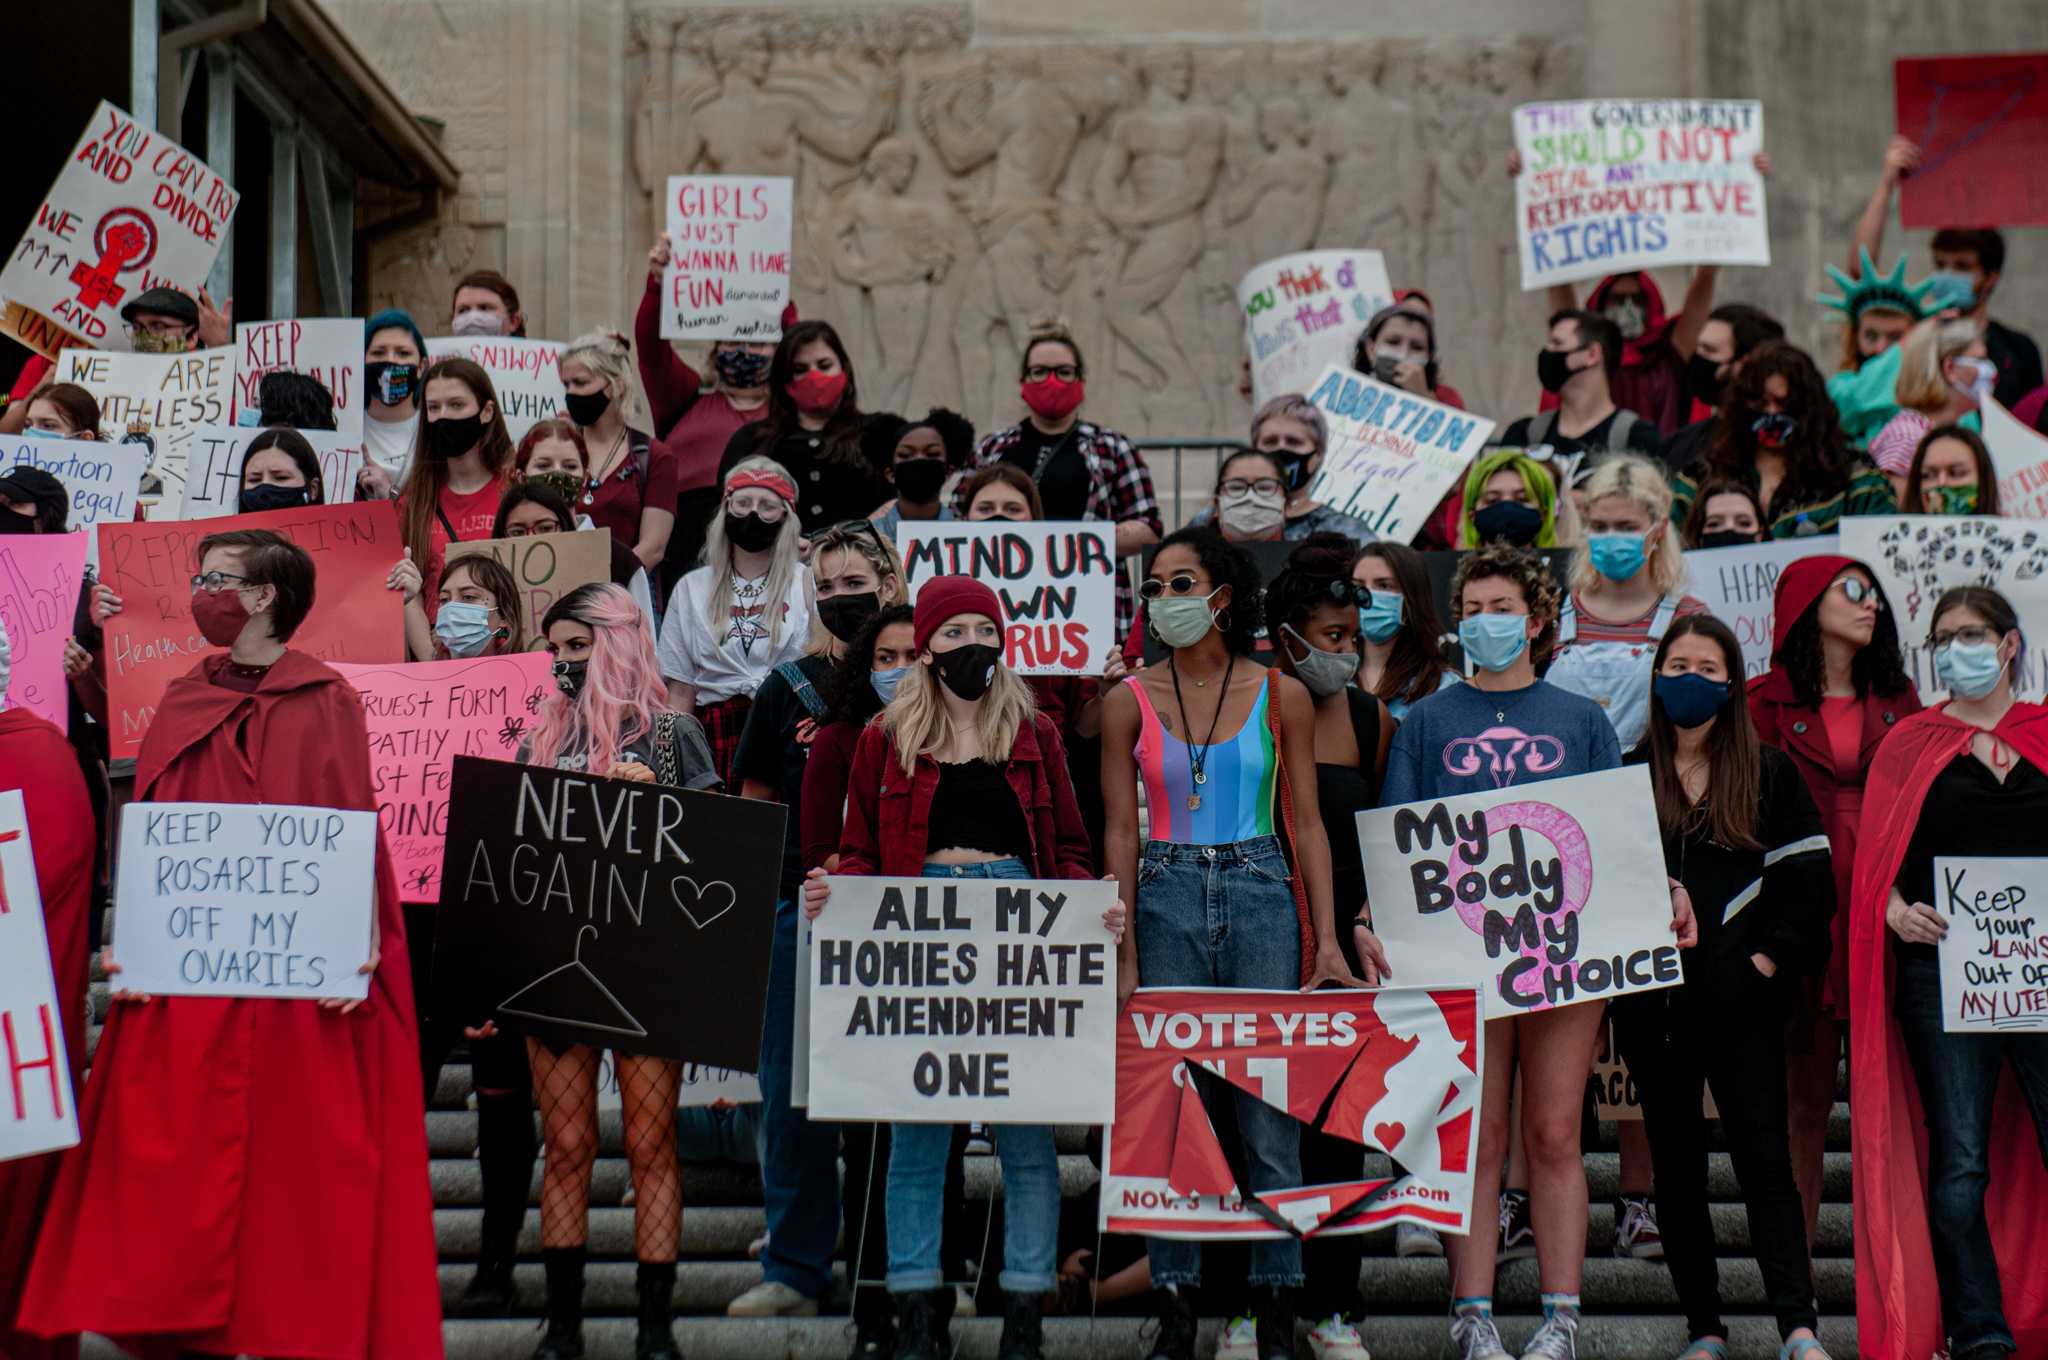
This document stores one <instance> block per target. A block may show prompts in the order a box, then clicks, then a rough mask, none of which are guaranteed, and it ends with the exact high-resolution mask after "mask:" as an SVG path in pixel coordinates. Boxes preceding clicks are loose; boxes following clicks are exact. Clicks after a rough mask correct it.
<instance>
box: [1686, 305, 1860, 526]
mask: <svg viewBox="0 0 2048 1360" xmlns="http://www.w3.org/2000/svg"><path fill="white" fill-rule="evenodd" d="M1772 378H1783V379H1784V380H1785V386H1786V388H1787V389H1788V391H1787V394H1786V401H1785V411H1786V414H1788V415H1790V416H1792V417H1793V418H1794V419H1795V420H1797V421H1798V422H1799V429H1798V431H1797V433H1795V434H1794V435H1793V437H1792V440H1791V442H1790V443H1788V444H1786V445H1785V446H1784V447H1783V448H1781V449H1779V450H1777V452H1779V453H1780V454H1782V455H1783V456H1784V459H1785V480H1784V481H1782V482H1780V483H1778V489H1777V492H1776V494H1774V495H1773V496H1772V497H1771V501H1772V504H1771V505H1767V506H1765V507H1764V511H1765V513H1766V515H1767V516H1770V517H1771V518H1775V517H1776V514H1777V507H1779V506H1800V505H1812V504H1814V503H1815V502H1817V501H1824V500H1826V499H1828V498H1829V497H1830V496H1834V495H1837V494H1839V493H1840V492H1841V491H1842V489H1843V488H1845V487H1846V486H1848V484H1849V465H1850V456H1849V443H1848V440H1846V439H1845V438H1843V436H1842V422H1841V418H1840V417H1839V416H1838V415H1837V414H1836V412H1835V402H1834V398H1832V397H1830V396H1829V395H1828V386H1827V379H1825V378H1823V377H1822V376H1821V372H1820V370H1819V369H1818V368H1816V367H1814V363H1813V360H1812V359H1811V358H1809V357H1807V353H1806V351H1805V350H1803V349H1800V348H1799V347H1798V346H1797V345H1790V344H1787V343H1785V342H1784V341H1782V340H1773V341H1771V342H1769V343H1767V344H1762V345H1758V346H1757V347H1756V350H1755V352H1753V353H1752V354H1751V355H1750V356H1749V359H1748V361H1747V362H1746V363H1744V364H1743V365H1742V371H1741V372H1739V373H1737V374H1736V375H1735V378H1734V381H1732V382H1730V383H1729V384H1728V392H1727V395H1726V396H1724V397H1723V398H1722V399H1721V409H1720V410H1719V411H1718V412H1716V413H1715V416H1714V427H1713V429H1712V430H1711V431H1710V432H1709V433H1708V436H1707V451H1706V454H1705V455H1704V458H1703V461H1704V462H1705V463H1706V469H1707V475H1708V476H1709V477H1717V478H1726V479H1727V480H1729V481H1735V482H1741V483H1742V484H1743V485H1745V486H1750V487H1754V486H1756V485H1757V475H1756V452H1757V445H1756V435H1755V433H1754V432H1752V431H1751V430H1750V428H1749V422H1748V421H1747V420H1746V419H1744V413H1746V412H1750V411H1755V410H1758V409H1759V408H1761V407H1762V406H1763V403H1764V384H1765V383H1766V382H1768V381H1769V380H1770V379H1772ZM1769 522H1770V521H1769V519H1766V521H1765V527H1766V528H1768V527H1769Z"/></svg>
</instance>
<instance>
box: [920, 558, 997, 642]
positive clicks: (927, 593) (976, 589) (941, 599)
mask: <svg viewBox="0 0 2048 1360" xmlns="http://www.w3.org/2000/svg"><path fill="white" fill-rule="evenodd" d="M960 614H985V615H987V616H988V617H989V618H990V619H991V620H993V621H994V622H995V625H996V627H998V628H1000V627H1002V626H1003V602H1002V601H1001V600H999V599H997V598H996V593H995V592H994V591H993V590H990V589H989V588H988V587H987V586H985V585H983V584H982V583H981V582H979V581H977V580H975V579H974V578H973V577H972V576H934V577H933V578H932V579H931V580H929V581H926V582H925V583H924V584H923V585H922V586H920V587H918V591H917V614H916V616H915V617H914V618H913V619H912V620H911V624H910V629H911V633H912V635H913V636H914V638H915V639H916V640H915V643H914V645H915V646H916V648H917V650H918V651H919V652H920V653H922V652H923V651H924V648H925V644H926V643H928V642H930V641H931V640H932V634H933V633H936V632H938V631H939V625H940V624H943V623H944V622H945V621H946V620H947V619H950V618H953V617H955V616H956V615H960Z"/></svg>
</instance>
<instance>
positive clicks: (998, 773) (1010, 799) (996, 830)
mask: <svg viewBox="0 0 2048 1360" xmlns="http://www.w3.org/2000/svg"><path fill="white" fill-rule="evenodd" d="M924 849H925V853H926V854H928V855H929V854H932V853H934V852H936V851H939V850H983V851H986V852H988V853H989V854H991V855H1014V856H1016V857H1017V858H1018V859H1021V860H1023V861H1024V862H1025V863H1026V864H1027V865H1028V864H1030V863H1031V832H1030V829H1029V828H1027V827H1026V826H1025V825H1024V809H1023V808H1022V807H1021V806H1020V805H1019V804H1018V802H1017V794H1016V791H1015V790H1014V789H1012V788H1011V787H1010V781H1009V780H1008V779H1007V778H1006V777H1005V776H1004V774H1003V767H1002V766H1000V765H998V764H996V763H995V762H994V761H991V760H965V761H961V762H959V763H958V764H947V763H945V762H943V761H942V762H940V764H939V787H938V789H937V791H936V792H935V793H934V794H933V795H932V815H931V825H930V828H929V829H928V830H927V831H926V833H925V838H924Z"/></svg>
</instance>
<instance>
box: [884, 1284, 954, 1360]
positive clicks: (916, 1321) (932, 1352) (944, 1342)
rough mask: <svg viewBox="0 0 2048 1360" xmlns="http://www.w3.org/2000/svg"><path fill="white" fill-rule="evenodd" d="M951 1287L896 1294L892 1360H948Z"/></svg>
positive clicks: (950, 1342)
mask: <svg viewBox="0 0 2048 1360" xmlns="http://www.w3.org/2000/svg"><path fill="white" fill-rule="evenodd" d="M952 1315H953V1291H952V1290H951V1289H925V1290H919V1291H917V1292H915V1293H910V1294H898V1295H897V1296H896V1357H895V1360H948V1358H949V1357H950V1356H951V1355H952V1354H953V1332H952V1328H951V1327H949V1326H948V1325H947V1323H948V1321H949V1319H951V1317H952Z"/></svg>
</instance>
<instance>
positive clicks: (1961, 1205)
mask: <svg viewBox="0 0 2048 1360" xmlns="http://www.w3.org/2000/svg"><path fill="white" fill-rule="evenodd" d="M1892 1013H1893V1014H1894V1015H1896V1016H1897V1017H1898V1020H1899V1030H1900V1034H1901V1036H1902V1037H1903V1038H1904V1040H1905V1043H1906V1054H1907V1056H1908V1057H1909V1058H1910V1059H1911V1060H1912V1063H1913V1076H1914V1079H1915V1080H1916V1081H1917V1082H1918V1083H1919V1085H1920V1105H1921V1109H1922V1111H1923V1113H1924V1114H1925V1116H1926V1120H1927V1227H1928V1236H1929V1238H1931V1239H1932V1243H1933V1247H1934V1274H1935V1278H1936V1279H1937V1280H1938V1281H1939V1282H1940V1286H1941V1307H1942V1314H1943V1317H1942V1320H1943V1322H1944V1323H1946V1324H1947V1330H1948V1335H1949V1342H1950V1345H1951V1347H1952V1349H1953V1350H1954V1351H1955V1352H1956V1353H1957V1354H1961V1353H1963V1352H1965V1351H1967V1350H1969V1349H1970V1348H1971V1347H1972V1346H1981V1345H1983V1344H1984V1343H1985V1342H1987V1341H1995V1342H1999V1343H2002V1344H2003V1345H2006V1346H2011V1345H2013V1336H2012V1329H2011V1328H2010V1327H2008V1326H2006V1322H2005V1303H2004V1296H2003V1293H2002V1291H2001V1290H2000V1288H1999V1281H1998V1261H1997V1259H1996V1258H1995V1257H1994V1256H1993V1255H1992V1251H1991V1229H1990V1226H1989V1225H1988V1223H1987V1222H1986V1220H1985V1217H1984V1195H1985V1192H1986V1191H1987V1190H1989V1189H1991V1188H1992V1186H1991V1107H1992V1102H1993V1099H1994V1097H1996V1095H1997V1094H1998V1078H1999V1076H2000V1074H2001V1072H2002V1071H2003V1069H2004V1067H2005V1061H2006V1059H2007V1058H2011V1059H2012V1065H2013V1070H2014V1073H2015V1074H2016V1075H2017V1076H2018V1077H2019V1085H2020V1091H2021V1094H2023V1095H2024V1096H2025V1097H2026V1102H2027V1108H2028V1109H2029V1110H2031V1111H2032V1112H2033V1115H2034V1135H2035V1137H2036V1138H2038V1139H2039V1140H2040V1143H2041V1160H2042V1164H2043V1165H2048V1034H1949V1033H1947V1032H1945V1031H1944V1030H1943V1029H1942V1027H1941V1025H1942V1008H1941V972H1940V969H1939V967H1938V965H1936V964H1935V963H1934V962H1933V961H1931V960H1928V959H1923V958H1905V959H1900V960H1899V962H1898V973H1897V982H1896V984H1895V988H1894V992H1893V996H1892Z"/></svg>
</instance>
